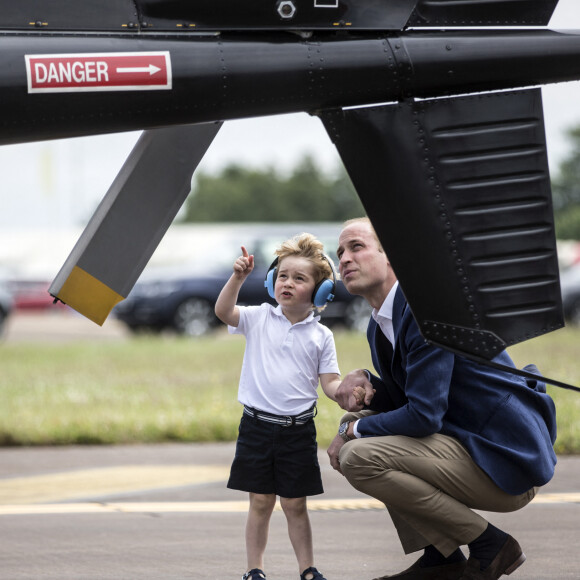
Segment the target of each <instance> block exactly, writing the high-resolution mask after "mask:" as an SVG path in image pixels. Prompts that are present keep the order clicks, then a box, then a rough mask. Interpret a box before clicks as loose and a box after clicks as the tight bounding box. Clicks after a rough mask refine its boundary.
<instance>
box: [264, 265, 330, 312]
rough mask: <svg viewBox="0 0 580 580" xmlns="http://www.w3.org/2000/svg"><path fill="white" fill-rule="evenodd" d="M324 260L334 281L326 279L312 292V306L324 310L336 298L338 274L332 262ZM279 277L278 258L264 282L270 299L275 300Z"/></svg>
mask: <svg viewBox="0 0 580 580" xmlns="http://www.w3.org/2000/svg"><path fill="white" fill-rule="evenodd" d="M324 259H325V260H326V261H327V262H328V265H329V266H330V270H331V272H332V280H331V279H330V278H324V279H323V280H321V281H320V282H318V284H316V286H314V290H313V291H312V304H314V306H316V308H322V307H323V306H325V305H326V304H327V303H328V302H331V301H332V300H333V298H334V292H335V288H336V274H335V272H334V268H333V267H332V264H331V262H330V260H329V259H328V258H327V257H326V256H324ZM277 276H278V258H276V259H275V260H274V261H273V262H272V263H271V264H270V267H269V268H268V273H267V274H266V279H265V280H264V286H265V287H266V289H267V290H268V295H269V296H270V298H275V297H276V296H275V295H274V286H275V285H276V277H277Z"/></svg>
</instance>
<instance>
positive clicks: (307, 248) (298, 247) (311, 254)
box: [276, 232, 336, 310]
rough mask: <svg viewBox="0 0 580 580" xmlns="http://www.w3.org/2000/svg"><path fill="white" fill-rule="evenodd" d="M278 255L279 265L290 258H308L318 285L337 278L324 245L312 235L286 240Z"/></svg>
mask: <svg viewBox="0 0 580 580" xmlns="http://www.w3.org/2000/svg"><path fill="white" fill-rule="evenodd" d="M276 255H277V256H278V263H280V262H281V261H282V260H283V259H284V258H288V257H289V256H297V257H299V258H306V259H307V260H308V261H310V262H311V263H312V265H313V266H314V280H315V283H316V284H319V283H320V282H321V281H322V280H324V279H325V278H328V279H330V280H333V279H335V278H336V274H335V268H334V264H332V265H331V263H332V260H331V259H330V258H329V257H328V256H327V255H326V254H325V253H324V245H323V244H322V242H321V241H320V240H319V239H318V238H316V237H315V236H313V235H312V234H308V233H306V232H304V233H302V234H298V235H296V236H294V237H292V238H290V239H289V240H286V241H285V242H283V243H282V244H281V245H280V247H279V248H278V249H277V250H276ZM322 308H324V307H322ZM322 308H318V310H322Z"/></svg>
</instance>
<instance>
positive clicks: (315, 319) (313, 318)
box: [274, 304, 320, 324]
mask: <svg viewBox="0 0 580 580" xmlns="http://www.w3.org/2000/svg"><path fill="white" fill-rule="evenodd" d="M274 314H276V316H280V317H282V318H284V320H286V321H287V322H288V324H290V321H289V320H288V319H287V318H286V317H285V316H284V313H283V312H282V306H280V304H278V306H276V308H274ZM319 320H320V316H318V315H315V314H314V310H313V311H311V312H310V313H309V314H308V316H307V317H306V318H305V319H304V320H301V321H300V322H297V323H296V324H309V323H311V322H318V321H319Z"/></svg>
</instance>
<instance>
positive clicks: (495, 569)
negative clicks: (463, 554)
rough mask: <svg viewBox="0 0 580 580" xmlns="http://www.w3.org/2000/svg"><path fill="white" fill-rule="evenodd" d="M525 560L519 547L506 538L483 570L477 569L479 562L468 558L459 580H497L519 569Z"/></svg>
mask: <svg viewBox="0 0 580 580" xmlns="http://www.w3.org/2000/svg"><path fill="white" fill-rule="evenodd" d="M525 560H526V555H525V554H524V553H523V551H522V548H521V547H520V545H519V544H518V543H517V542H516V541H515V540H514V538H512V536H508V539H507V540H506V542H505V544H504V545H503V546H502V548H501V550H500V551H499V552H498V553H497V556H496V557H495V558H494V559H493V561H492V562H491V564H490V565H489V566H488V567H487V568H486V569H485V570H480V569H479V560H477V559H476V558H472V557H471V556H470V557H469V560H467V566H466V568H465V572H464V573H463V576H461V577H460V580H497V579H498V578H499V577H500V576H503V575H504V574H511V573H512V572H513V571H514V570H515V569H516V568H519V567H520V566H521V565H522V564H523V563H524V562H525Z"/></svg>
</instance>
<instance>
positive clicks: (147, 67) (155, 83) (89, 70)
mask: <svg viewBox="0 0 580 580" xmlns="http://www.w3.org/2000/svg"><path fill="white" fill-rule="evenodd" d="M25 61H26V75H27V79H28V92H29V93H36V92H41V93H46V92H73V91H126V90H159V89H171V60H170V55H169V53H168V52H149V53H114V54H111V53H104V54H67V55H65V54H58V55H26V56H25Z"/></svg>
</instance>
